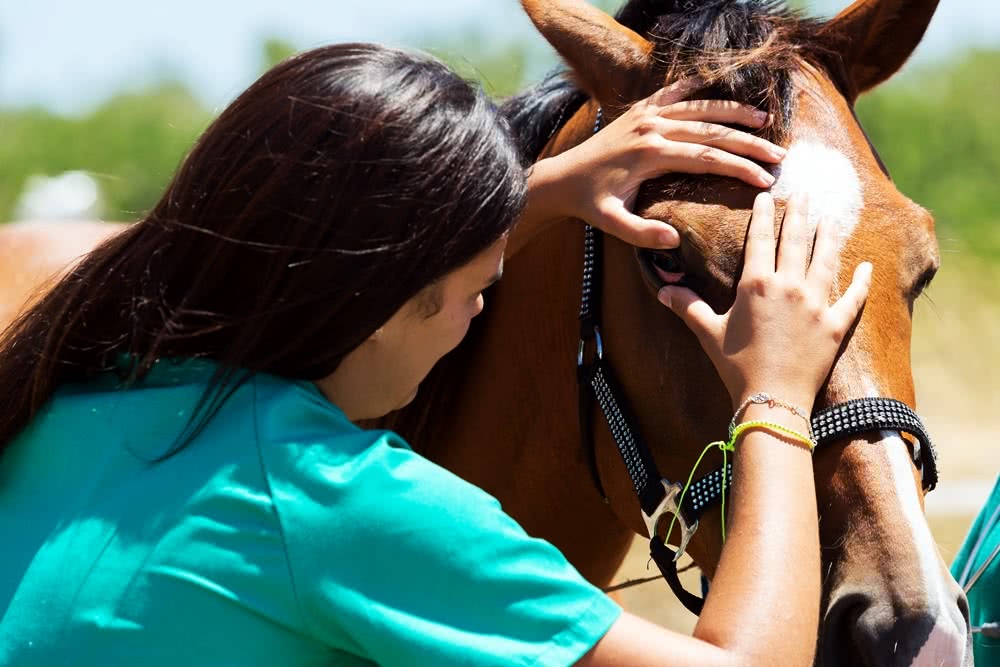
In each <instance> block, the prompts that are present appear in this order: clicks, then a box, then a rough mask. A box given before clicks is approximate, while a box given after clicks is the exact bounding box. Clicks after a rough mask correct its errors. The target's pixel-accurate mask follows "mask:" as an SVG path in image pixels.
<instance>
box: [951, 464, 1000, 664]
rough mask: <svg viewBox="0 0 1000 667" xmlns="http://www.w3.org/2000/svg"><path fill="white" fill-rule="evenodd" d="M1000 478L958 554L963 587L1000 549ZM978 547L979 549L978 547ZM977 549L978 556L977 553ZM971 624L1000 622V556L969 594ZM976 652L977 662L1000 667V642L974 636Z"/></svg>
mask: <svg viewBox="0 0 1000 667" xmlns="http://www.w3.org/2000/svg"><path fill="white" fill-rule="evenodd" d="M998 513H1000V477H998V478H997V481H996V484H995V485H994V486H993V493H991V494H990V498H989V500H987V501H986V505H985V506H984V507H983V509H982V511H980V512H979V516H977V517H976V520H975V521H974V522H973V523H972V527H971V528H970V529H969V534H968V535H967V536H966V538H965V542H964V543H963V544H962V548H961V549H959V551H958V556H957V557H956V558H955V562H954V563H952V566H951V573H952V575H954V577H955V579H956V580H957V581H958V583H959V584H960V585H962V586H964V585H965V583H966V582H967V581H969V580H970V579H971V578H972V577H973V576H974V575H975V574H976V573H977V572H978V571H979V570H980V569H981V568H982V567H983V565H984V564H985V563H986V561H987V559H988V558H989V556H990V554H992V553H993V552H994V551H995V550H996V549H997V548H998V547H1000V519H998ZM977 547H978V548H977ZM973 550H975V554H973V553H972V552H973ZM968 598H969V622H970V623H971V624H972V626H973V627H979V626H982V625H983V624H986V623H1000V556H997V557H996V558H994V559H993V561H992V562H990V564H989V565H987V566H986V569H985V570H983V572H982V573H981V574H980V575H979V579H978V580H977V581H976V582H975V583H974V584H973V585H972V588H970V589H969V593H968ZM972 652H973V655H974V657H975V662H976V664H977V665H980V667H982V666H984V665H995V666H1000V639H997V638H995V637H989V636H987V635H985V634H982V633H974V634H973V635H972Z"/></svg>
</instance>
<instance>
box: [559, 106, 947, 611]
mask: <svg viewBox="0 0 1000 667" xmlns="http://www.w3.org/2000/svg"><path fill="white" fill-rule="evenodd" d="M601 120H602V110H601V109H598V111H597V119H596V121H595V122H594V133H595V134H596V133H597V132H598V131H599V130H600V129H601ZM602 241H603V235H602V232H600V231H599V230H596V229H594V228H593V227H591V226H589V225H586V226H585V230H584V244H583V285H582V290H581V299H580V346H579V349H578V351H577V379H578V384H579V404H580V409H579V417H580V434H581V438H582V440H583V447H584V451H585V452H586V454H587V459H588V462H589V465H590V472H591V476H592V477H593V479H594V485H595V486H596V487H597V490H598V491H599V492H600V494H601V497H602V498H604V500H605V502H607V495H606V494H605V492H604V486H603V484H602V483H601V476H600V472H599V470H598V468H597V455H596V450H595V446H594V433H593V431H592V429H591V425H592V424H593V419H592V417H593V405H594V403H597V405H598V406H600V409H601V413H602V414H603V415H604V418H605V420H606V422H607V424H608V429H609V430H610V431H611V437H612V439H613V440H614V441H615V445H616V446H617V447H618V451H619V453H620V454H621V457H622V460H623V461H624V462H625V468H626V469H627V470H628V474H629V477H631V479H632V485H633V486H634V488H635V492H636V495H637V496H638V497H639V505H640V507H641V508H642V518H643V520H644V521H645V523H646V528H647V531H648V533H649V538H650V541H649V548H650V555H651V556H652V559H653V561H654V562H655V563H656V565H657V567H659V569H660V572H661V573H662V574H663V577H664V578H665V579H666V580H667V583H668V584H669V585H670V588H671V590H673V592H674V594H675V595H676V596H677V598H678V599H679V600H680V601H681V603H683V604H684V606H685V607H687V609H688V610H690V611H691V612H692V613H694V614H699V613H701V608H702V605H703V604H704V599H703V598H700V597H698V596H696V595H694V594H692V593H689V592H688V591H686V590H685V589H684V587H683V586H682V585H681V582H680V579H679V578H678V575H677V560H678V559H679V558H680V557H681V555H683V554H684V552H685V550H686V549H687V545H688V542H689V541H690V539H691V537H692V535H694V533H695V531H696V530H697V529H698V520H699V519H700V518H701V515H702V514H703V513H704V512H705V511H706V510H707V509H710V508H712V507H714V506H715V505H717V504H719V502H720V500H721V498H722V489H723V477H722V475H723V473H722V468H721V466H720V467H718V468H716V469H715V470H713V471H712V472H710V473H708V474H707V475H705V476H703V477H701V478H699V479H698V480H697V481H695V482H694V483H693V484H692V485H691V487H690V488H689V489H688V492H687V493H686V494H685V496H684V500H683V503H681V505H680V507H678V500H679V499H680V495H681V490H682V488H683V487H682V485H681V484H680V483H678V482H671V481H669V480H667V479H666V478H665V477H663V476H661V475H660V473H659V471H658V470H657V468H656V462H655V461H654V460H653V457H652V455H651V454H650V451H649V447H648V446H647V445H646V443H645V442H644V441H643V439H642V437H641V435H640V434H639V432H638V431H637V430H636V429H634V428H633V427H632V424H633V423H634V422H633V419H632V417H631V415H630V413H629V408H628V404H627V403H626V402H625V400H624V394H623V393H622V391H621V388H620V385H619V384H618V382H617V379H616V378H615V375H614V372H613V371H612V369H611V366H610V365H609V364H608V362H607V360H606V359H605V356H604V341H603V340H602V338H601V329H600V323H601V317H600V291H601V283H602V277H603V275H602V266H601V259H602ZM588 347H593V348H594V354H593V358H592V359H591V360H590V361H589V362H587V361H586V358H585V357H586V355H585V353H586V351H587V349H588ZM812 429H813V435H814V437H815V439H816V443H817V447H822V446H824V445H826V444H829V443H831V442H833V441H835V440H842V439H844V438H845V437H849V436H854V435H858V434H861V433H868V432H873V431H882V430H889V431H902V432H905V433H909V434H910V435H912V436H913V437H915V438H916V439H917V441H918V442H919V443H920V461H921V462H922V464H923V471H922V482H923V488H924V490H925V491H930V490H932V489H933V488H934V487H935V486H936V485H937V479H938V475H937V456H936V453H935V451H934V446H933V444H932V443H931V439H930V436H929V435H928V434H927V430H926V429H925V428H924V426H923V424H922V423H921V421H920V417H918V416H917V414H916V413H915V412H913V410H911V409H910V408H909V407H908V406H907V405H906V404H905V403H902V402H900V401H897V400H895V399H891V398H881V397H875V398H858V399H854V400H851V401H847V402H844V403H838V404H837V405H832V406H830V407H828V408H824V409H823V410H820V411H818V412H816V413H814V414H813V416H812ZM731 483H732V465H730V466H729V467H728V468H727V470H726V476H725V485H726V486H727V487H728V486H729V485H730V484H731ZM674 514H676V515H677V524H678V525H679V526H680V530H681V537H680V545H679V547H678V548H677V549H676V550H674V549H673V548H672V547H670V546H668V545H667V544H665V543H664V541H663V540H662V539H661V538H658V537H657V529H658V528H659V526H660V522H661V520H662V519H663V518H664V517H670V516H673V515H674Z"/></svg>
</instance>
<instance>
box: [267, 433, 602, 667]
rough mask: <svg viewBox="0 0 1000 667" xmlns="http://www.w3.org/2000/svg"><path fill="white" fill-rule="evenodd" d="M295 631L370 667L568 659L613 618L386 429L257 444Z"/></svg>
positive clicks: (509, 524) (586, 587)
mask: <svg viewBox="0 0 1000 667" xmlns="http://www.w3.org/2000/svg"><path fill="white" fill-rule="evenodd" d="M261 446H262V448H263V451H264V452H265V457H266V458H268V459H270V460H269V461H268V462H267V465H266V468H267V469H268V470H269V475H270V477H271V480H270V483H271V485H272V492H273V494H274V498H275V501H276V508H277V512H278V515H279V520H280V522H281V525H282V530H283V531H284V532H285V541H286V544H287V550H288V560H289V563H290V568H291V572H292V579H293V582H294V586H295V592H296V596H297V598H298V601H299V606H300V609H301V613H302V616H303V620H302V622H303V625H304V627H305V628H306V630H307V631H308V632H309V633H310V634H311V635H312V636H314V637H316V638H317V639H319V640H320V641H322V642H324V643H325V644H327V645H329V646H331V647H333V648H336V649H338V650H341V651H345V652H347V653H351V654H354V655H356V656H358V657H360V658H363V659H366V660H371V661H373V662H376V663H378V664H379V665H385V666H391V665H407V666H409V665H416V664H420V665H424V664H426V665H431V664H434V665H453V664H462V665H464V664H468V665H571V664H573V663H575V662H576V661H577V660H578V659H579V658H580V657H582V656H583V655H584V654H585V653H586V652H587V651H588V650H589V649H590V648H592V647H593V645H594V644H595V643H596V642H597V641H598V640H599V639H600V638H601V637H602V636H604V634H605V633H606V632H607V631H608V629H609V628H610V626H611V625H612V624H613V623H614V621H615V620H616V619H617V618H618V617H619V615H620V613H621V610H620V609H619V608H618V606H617V605H615V604H614V603H613V602H612V601H611V600H610V599H609V598H608V597H607V596H606V595H604V593H602V592H601V591H599V590H598V589H596V588H594V587H593V586H592V585H590V584H589V583H587V582H586V581H585V580H584V579H583V578H582V577H581V576H580V574H579V573H578V572H577V571H576V570H575V569H574V568H573V567H572V566H571V565H570V564H569V563H568V562H567V561H566V559H565V558H564V557H563V555H562V554H561V553H560V552H559V551H558V550H557V549H556V548H555V547H553V546H552V545H551V544H549V543H547V542H545V541H543V540H538V539H533V538H531V537H529V536H528V535H526V534H525V532H524V531H523V529H522V528H521V527H520V526H519V525H518V524H517V523H516V522H515V521H514V520H513V519H512V518H510V517H509V516H508V515H507V514H505V513H504V512H503V511H502V509H501V508H500V504H499V503H498V502H497V500H496V499H494V498H493V497H491V496H490V495H488V494H487V493H485V492H483V491H482V490H480V489H479V488H478V487H475V486H473V485H471V484H469V483H467V482H465V481H463V480H461V479H460V478H458V477H457V476H455V475H453V474H451V473H450V472H448V471H446V470H445V469H443V468H441V467H440V466H437V465H436V464H434V463H431V462H430V461H428V460H427V459H425V458H423V457H421V456H420V455H418V454H417V453H415V452H413V451H412V450H411V449H409V447H408V446H406V444H405V443H404V442H402V441H401V440H400V439H399V438H398V437H397V436H395V435H394V434H391V433H387V432H371V431H360V430H357V429H355V430H354V432H353V433H350V434H345V435H340V436H338V437H337V439H336V442H335V446H331V444H330V443H328V442H323V441H318V442H298V443H282V444H274V445H270V446H269V445H267V443H262V445H261Z"/></svg>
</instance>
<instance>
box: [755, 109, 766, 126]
mask: <svg viewBox="0 0 1000 667" xmlns="http://www.w3.org/2000/svg"><path fill="white" fill-rule="evenodd" d="M753 119H754V120H755V121H757V122H758V123H760V124H761V125H763V124H764V123H766V122H767V112H766V111H761V110H760V109H756V110H755V111H754V112H753Z"/></svg>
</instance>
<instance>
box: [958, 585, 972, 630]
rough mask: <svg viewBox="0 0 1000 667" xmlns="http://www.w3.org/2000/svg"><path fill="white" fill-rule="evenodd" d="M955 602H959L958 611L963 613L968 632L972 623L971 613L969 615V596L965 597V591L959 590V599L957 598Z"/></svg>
mask: <svg viewBox="0 0 1000 667" xmlns="http://www.w3.org/2000/svg"><path fill="white" fill-rule="evenodd" d="M955 602H956V603H957V604H958V611H959V612H961V614H962V621H963V622H964V623H965V629H966V632H968V630H969V627H970V625H971V622H970V621H969V619H970V615H969V600H968V598H966V597H965V593H964V592H962V591H959V593H958V599H957V600H955Z"/></svg>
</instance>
